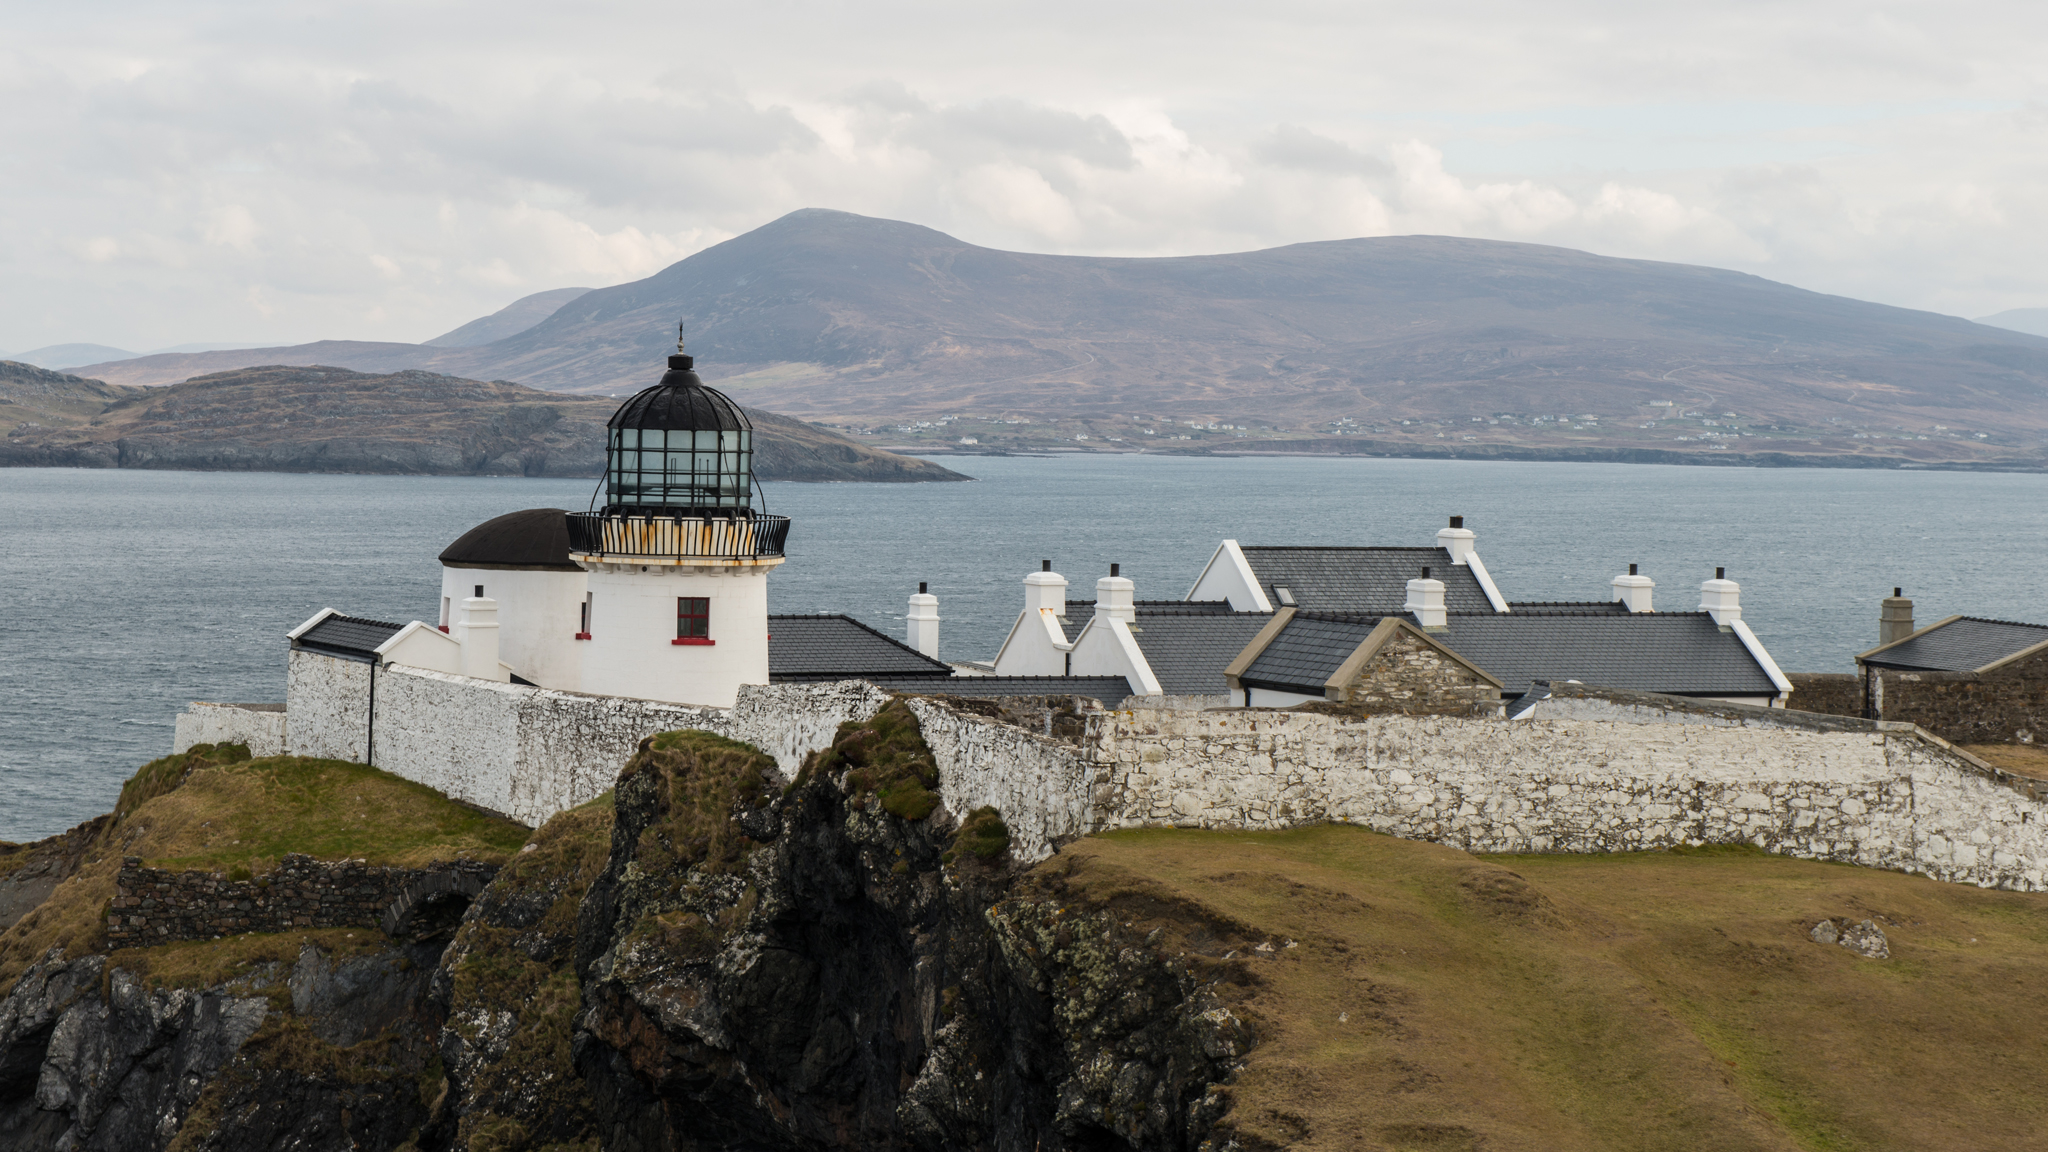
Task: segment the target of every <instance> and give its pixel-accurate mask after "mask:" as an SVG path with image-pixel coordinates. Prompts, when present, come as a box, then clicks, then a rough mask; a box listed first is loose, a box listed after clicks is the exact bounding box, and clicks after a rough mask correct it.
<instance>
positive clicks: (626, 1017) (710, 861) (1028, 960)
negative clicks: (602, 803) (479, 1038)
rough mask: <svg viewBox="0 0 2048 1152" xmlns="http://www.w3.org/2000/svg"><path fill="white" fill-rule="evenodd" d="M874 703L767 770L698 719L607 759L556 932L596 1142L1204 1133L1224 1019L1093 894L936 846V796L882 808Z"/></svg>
mask: <svg viewBox="0 0 2048 1152" xmlns="http://www.w3.org/2000/svg"><path fill="white" fill-rule="evenodd" d="M888 716H889V714H888V712H887V711H885V713H884V714H883V716H882V717H878V718H877V721H872V722H870V724H869V725H848V726H847V727H846V728H844V729H842V730H841V732H840V736H839V739H838V741H837V742H836V744H835V746H834V748H833V749H830V750H828V751H827V752H825V753H821V754H820V755H819V757H817V758H814V759H813V761H812V763H811V766H810V767H808V768H807V769H806V771H805V772H804V774H803V775H802V777H801V778H800V779H799V780H798V781H796V782H795V783H794V784H792V785H790V786H789V787H788V788H787V789H786V790H780V791H778V790H776V789H774V788H772V787H771V786H770V785H771V783H772V782H773V781H772V779H771V776H772V771H773V763H772V761H770V760H768V759H767V758H766V757H764V756H761V755H760V754H759V753H756V752H754V751H753V750H752V749H749V748H746V747H745V746H742V745H732V744H730V743H728V742H725V741H717V740H715V738H705V739H701V740H697V739H693V740H688V741H679V740H673V739H670V738H656V739H654V740H652V741H649V742H647V743H646V744H644V745H643V747H642V749H641V751H640V753H639V754H638V755H637V756H635V758H634V759H633V761H632V762H631V763H629V764H628V766H627V768H626V771H625V772H624V774H623V775H622V776H621V777H620V780H619V786H618V792H617V824H616V826H615V827H614V830H613V835H612V852H611V857H610V860H609V862H608V864H607V866H606V868H605V871H604V873H603V875H601V876H600V877H599V878H598V879H597V881H596V883H594V884H593V885H592V886H591V889H590V893H589V895H588V896H587V897H586V899H585V901H584V904H583V910H582V917H581V921H580V923H579V929H578V964H579V967H580V968H581V970H582V973H583V977H584V986H583V995H584V1006H585V1008H584V1015H583V1017H582V1019H581V1020H580V1021H579V1022H578V1030H577V1036H576V1059H577V1066H578V1067H579V1069H580V1070H581V1071H582V1072H583V1074H584V1076H585V1078H586V1079H587V1080H588V1082H589V1088H590V1092H591V1095H592V1097H593V1099H594V1100H595V1102H596V1107H597V1111H598V1113H599V1115H600V1117H601V1122H602V1135H603V1145H604V1147H605V1148H607V1149H613V1150H618V1152H638V1150H648V1152H653V1150H657V1149H659V1150H671V1149H673V1150H683V1149H711V1148H790V1149H797V1148H803V1149H812V1148H930V1149H970V1148H989V1149H1003V1150H1010V1149H1015V1150H1019V1152H1022V1150H1025V1149H1044V1150H1048V1152H1050V1150H1054V1149H1073V1150H1081V1149H1195V1148H1202V1147H1220V1146H1223V1144H1222V1143H1220V1142H1219V1141H1218V1139H1216V1138H1214V1133H1213V1129H1214V1128H1215V1125H1216V1121H1217V1120H1218V1118H1219V1116H1220V1114H1221V1112H1222V1110H1223V1104H1222V1098H1221V1096H1220V1094H1219V1093H1218V1092H1217V1091H1216V1085H1218V1084H1219V1083H1220V1082H1221V1081H1222V1080H1224V1079H1225V1078H1226V1077H1227V1076H1228V1075H1229V1074H1230V1073H1231V1071H1232V1070H1233V1069H1234V1067H1235V1066H1236V1064H1237V1062H1238V1061H1239V1060H1240V1059H1241V1057H1242V1056H1243V1054H1244V1052H1245V1050H1246V1049H1247V1048H1248V1047H1249V1045H1250V1042H1251V1037H1250V1034H1249V1030H1248V1029H1247V1028H1246V1026H1245V1025H1244V1024H1243V1023H1242V1022H1241V1021H1240V1020H1238V1018H1237V1017H1236V1016H1235V1015H1233V1014H1232V1013H1231V1011H1230V1010H1229V1009H1228V1008H1227V1007H1225V1006H1224V1005H1223V1004H1222V1003H1221V1002H1220V1001H1219V1000H1218V999H1217V998H1216V996H1215V995H1214V993H1213V989H1212V986H1211V985H1210V984H1209V983H1207V982H1205V981H1204V980H1203V979H1202V978H1200V977H1198V976H1197V974H1196V973H1195V972H1194V971H1193V970H1192V969H1190V968H1188V967H1187V966H1185V965H1183V964H1181V963H1180V962H1179V961H1177V960H1175V959H1171V958H1168V957H1166V956H1164V955H1162V954H1160V953H1158V952H1156V951H1154V950H1152V949H1151V948H1148V947H1147V946H1145V945H1144V944H1143V943H1142V942H1141V941H1139V940H1135V939H1125V938H1124V934H1123V933H1122V931H1121V928H1120V924H1119V922H1118V921H1117V919H1116V918H1115V917H1114V916H1113V915H1111V914H1109V913H1108V912H1106V911H1101V910H1094V911H1091V910H1088V909H1085V908H1083V907H1079V906H1075V907H1071V908H1070V907H1066V906H1065V902H1063V901H1058V900H1055V899H1050V898H1048V895H1047V893H1045V892H1043V891H1038V890H1035V889H1034V890H1025V889H1019V888H1018V886H1017V885H1016V883H1015V879H1014V877H1015V873H1013V872H1012V871H1011V870H1010V869H1008V868H1006V867H1004V866H1003V864H1002V863H1001V862H997V863H994V864H985V863H983V862H981V861H980V860H979V859H978V858H977V857H976V856H975V855H974V854H972V853H960V852H958V851H957V850H956V848H955V846H954V845H953V844H952V832H953V829H954V819H953V817H952V816H951V815H950V814H948V813H946V812H945V811H944V810H943V809H936V810H934V809H930V808H925V809H924V811H923V812H916V811H915V808H914V807H913V809H912V811H913V812H914V813H915V815H913V816H906V815H900V814H898V813H897V812H895V811H891V808H892V807H894V808H901V807H903V806H904V804H905V803H907V802H908V801H906V800H904V798H905V797H911V796H913V795H914V794H913V793H912V791H911V790H910V789H909V788H908V786H907V784H905V783H904V781H903V776H904V773H905V772H907V771H914V767H915V766H914V765H911V766H909V767H906V766H905V765H904V764H903V763H901V762H900V761H901V759H902V752H901V750H900V748H895V747H892V746H891V743H890V741H887V740H880V739H877V738H876V736H875V726H876V725H877V724H883V723H887V722H888ZM687 735H690V736H693V737H695V736H699V735H701V734H687ZM665 741H666V742H665Z"/></svg>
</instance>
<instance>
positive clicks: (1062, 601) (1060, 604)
mask: <svg viewBox="0 0 2048 1152" xmlns="http://www.w3.org/2000/svg"><path fill="white" fill-rule="evenodd" d="M1039 565H1040V567H1039V569H1038V571H1036V572H1033V573H1032V574H1031V575H1029V576H1026V577H1025V578H1024V610H1025V611H1026V612H1036V611H1038V610H1039V609H1041V608H1050V609H1052V614H1053V615H1055V616H1065V615H1066V614H1067V578H1066V577H1065V576H1062V575H1060V574H1059V573H1057V572H1055V571H1053V570H1052V561H1050V560H1041V561H1039Z"/></svg>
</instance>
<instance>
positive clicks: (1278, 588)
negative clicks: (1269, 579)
mask: <svg viewBox="0 0 2048 1152" xmlns="http://www.w3.org/2000/svg"><path fill="white" fill-rule="evenodd" d="M1273 599H1275V600H1278V601H1279V602H1280V606H1281V607H1282V608H1292V607H1294V593H1293V592H1291V591H1289V590H1288V589H1287V588H1286V587H1285V586H1284V585H1280V584H1275V585H1273Z"/></svg>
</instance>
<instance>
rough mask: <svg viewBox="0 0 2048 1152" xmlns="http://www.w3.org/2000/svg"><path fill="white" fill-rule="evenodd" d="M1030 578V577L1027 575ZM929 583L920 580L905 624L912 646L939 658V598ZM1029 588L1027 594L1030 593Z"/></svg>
mask: <svg viewBox="0 0 2048 1152" xmlns="http://www.w3.org/2000/svg"><path fill="white" fill-rule="evenodd" d="M1027 579H1028V577H1027ZM928 587H929V585H928V584H927V583H926V582H924V581H922V580H920V581H919V582H918V585H917V595H915V596H912V597H911V598H910V611H909V612H906V613H905V614H904V616H903V626H904V629H905V631H906V632H907V633H908V635H907V636H906V639H907V640H908V641H909V643H910V646H911V647H912V648H915V649H917V650H918V651H919V652H922V653H924V654H925V655H926V656H929V657H931V658H932V659H934V660H937V659H938V658H939V598H938V597H937V596H934V595H932V594H931V593H930V592H929V591H927V590H926V589H927V588H928ZM1028 591H1029V590H1027V594H1028Z"/></svg>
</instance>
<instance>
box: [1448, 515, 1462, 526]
mask: <svg viewBox="0 0 2048 1152" xmlns="http://www.w3.org/2000/svg"><path fill="white" fill-rule="evenodd" d="M1464 526H1465V518H1464V517H1463V516H1453V517H1451V527H1453V528H1463V527H1464Z"/></svg>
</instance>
